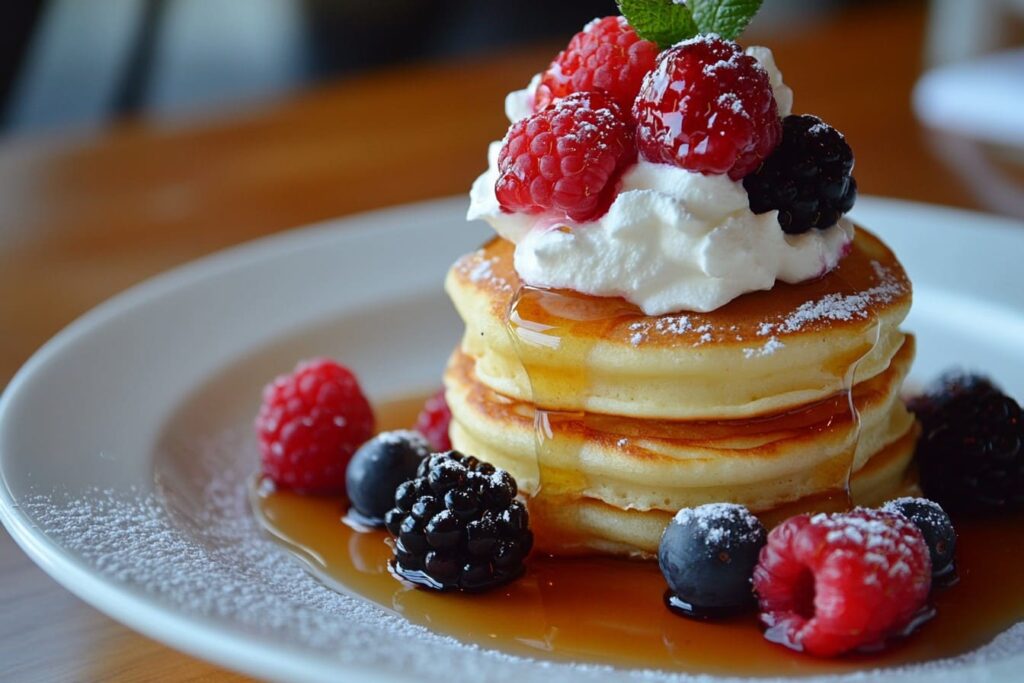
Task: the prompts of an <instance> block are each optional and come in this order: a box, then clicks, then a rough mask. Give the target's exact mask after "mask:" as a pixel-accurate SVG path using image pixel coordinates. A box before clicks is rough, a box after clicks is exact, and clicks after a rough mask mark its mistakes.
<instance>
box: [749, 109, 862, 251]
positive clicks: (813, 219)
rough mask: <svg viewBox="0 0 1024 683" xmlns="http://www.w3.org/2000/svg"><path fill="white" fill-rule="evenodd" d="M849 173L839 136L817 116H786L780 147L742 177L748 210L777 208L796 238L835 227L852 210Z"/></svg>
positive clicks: (781, 222) (854, 184)
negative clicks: (748, 205) (797, 235)
mask: <svg viewBox="0 0 1024 683" xmlns="http://www.w3.org/2000/svg"><path fill="white" fill-rule="evenodd" d="M852 172H853V152H852V151H851V150H850V146H849V145H848V144H846V139H845V138H844V137H843V135H842V133H840V132H839V131H837V130H836V129H835V128H833V127H832V126H830V125H828V124H827V123H825V122H823V121H822V120H821V119H819V118H818V117H816V116H807V115H802V116H787V117H786V118H785V119H783V121H782V142H781V143H779V146H778V147H776V148H775V151H774V152H772V153H771V155H770V156H769V157H768V158H767V159H765V160H764V162H763V163H762V164H761V166H760V167H759V168H758V169H757V170H756V171H754V172H753V173H751V174H749V175H747V176H746V177H745V178H743V187H745V188H746V189H747V196H748V197H749V199H750V210H751V211H753V212H754V213H767V212H768V211H772V210H776V209H777V210H778V212H779V225H781V226H782V230H783V231H784V232H787V233H789V234H791V235H795V234H799V233H802V232H807V231H808V230H810V229H811V228H819V229H825V228H828V227H830V226H832V225H835V223H836V221H838V220H839V217H840V216H842V215H843V214H844V213H846V212H847V211H849V210H850V209H851V208H853V203H854V201H856V199H857V181H856V180H854V178H853V176H852V175H851V173H852Z"/></svg>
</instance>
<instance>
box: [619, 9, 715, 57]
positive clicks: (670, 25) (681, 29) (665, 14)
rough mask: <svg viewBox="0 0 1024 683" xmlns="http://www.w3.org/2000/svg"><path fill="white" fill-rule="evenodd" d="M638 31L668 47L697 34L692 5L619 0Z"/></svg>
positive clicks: (630, 22) (644, 37) (630, 21)
mask: <svg viewBox="0 0 1024 683" xmlns="http://www.w3.org/2000/svg"><path fill="white" fill-rule="evenodd" d="M616 2H617V3H618V5H619V11H620V12H622V16H624V17H626V20H627V21H628V22H629V25H630V26H632V27H633V29H634V30H635V31H636V34H637V35H638V36H640V37H641V38H643V39H644V40H649V41H651V42H652V43H657V44H658V47H659V48H661V49H663V50H664V49H665V48H666V47H668V46H670V45H674V44H675V43H678V42H679V41H680V40H686V39H687V38H692V37H693V36H695V35H697V33H698V28H697V23H696V22H695V21H694V20H693V15H692V14H691V13H690V8H689V7H687V6H686V5H684V4H682V3H679V4H677V3H675V2H672V0H616Z"/></svg>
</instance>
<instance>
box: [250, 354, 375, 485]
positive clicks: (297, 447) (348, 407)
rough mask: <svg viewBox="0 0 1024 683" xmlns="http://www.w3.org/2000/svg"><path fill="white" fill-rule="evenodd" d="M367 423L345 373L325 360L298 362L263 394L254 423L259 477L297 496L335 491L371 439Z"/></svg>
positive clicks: (367, 413)
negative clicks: (260, 468)
mask: <svg viewBox="0 0 1024 683" xmlns="http://www.w3.org/2000/svg"><path fill="white" fill-rule="evenodd" d="M373 422H374V420H373V409H372V408H370V404H369V403H368V402H367V400H366V397H365V396H363V392H362V391H361V390H360V388H359V384H358V382H357V381H356V378H355V375H353V374H352V372H351V371H350V370H348V369H347V368H345V367H343V366H341V365H338V364H337V363H335V362H334V361H333V360H330V359H329V358H316V359H313V360H308V361H305V362H302V363H299V365H298V366H297V367H296V368H295V371H294V372H293V373H292V374H290V375H282V376H280V377H278V378H277V379H275V380H274V381H273V382H272V383H271V384H269V385H267V387H266V388H265V389H264V390H263V405H262V406H261V407H260V411H259V414H258V415H257V416H256V425H255V426H256V437H257V439H258V440H259V446H260V453H261V455H262V459H263V473H264V474H265V475H266V476H268V477H270V479H271V480H272V481H273V482H274V483H275V484H277V485H278V486H280V487H282V488H287V489H294V490H295V491H299V492H301V493H315V494H336V493H341V492H343V491H344V490H345V468H346V466H347V465H348V461H349V459H350V458H351V457H352V454H353V453H354V452H355V451H356V449H357V448H359V446H360V445H362V443H363V442H364V441H366V440H367V439H369V438H370V436H372V435H373Z"/></svg>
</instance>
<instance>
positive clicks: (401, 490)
mask: <svg viewBox="0 0 1024 683" xmlns="http://www.w3.org/2000/svg"><path fill="white" fill-rule="evenodd" d="M417 475H418V476H417V477H416V478H415V479H411V480H409V481H407V482H405V483H404V484H402V485H401V486H399V487H398V489H397V490H396V491H395V507H394V509H392V510H390V511H389V512H388V513H387V514H386V515H385V516H384V524H385V526H387V528H388V531H389V532H391V535H392V536H394V537H395V539H396V540H395V546H394V547H395V558H394V560H393V562H392V563H391V569H392V571H393V572H394V573H395V574H397V575H398V576H399V577H401V578H402V579H405V580H406V581H409V582H411V583H414V584H416V585H418V586H421V587H423V588H430V589H433V590H452V589H458V590H463V591H482V590H486V589H488V588H493V587H494V586H497V585H500V584H502V583H506V582H508V581H511V580H513V579H515V578H517V577H518V576H519V575H520V574H522V573H523V569H524V565H523V560H524V558H525V557H526V555H527V554H528V553H529V552H530V548H532V547H533V533H532V532H531V531H530V529H529V522H530V518H529V515H528V514H527V512H526V508H525V507H524V506H523V504H522V503H520V502H519V501H518V500H516V499H515V497H516V493H517V492H518V488H517V486H516V480H515V479H513V478H512V475H510V474H509V473H508V472H506V471H505V470H499V469H496V468H495V467H493V466H492V465H489V464H487V463H485V462H480V461H479V460H477V459H476V458H474V457H472V456H465V455H463V454H462V453H459V452H457V451H449V452H447V453H435V454H434V455H431V456H430V457H429V458H427V459H426V460H424V461H423V462H421V463H420V466H419V470H418V471H417Z"/></svg>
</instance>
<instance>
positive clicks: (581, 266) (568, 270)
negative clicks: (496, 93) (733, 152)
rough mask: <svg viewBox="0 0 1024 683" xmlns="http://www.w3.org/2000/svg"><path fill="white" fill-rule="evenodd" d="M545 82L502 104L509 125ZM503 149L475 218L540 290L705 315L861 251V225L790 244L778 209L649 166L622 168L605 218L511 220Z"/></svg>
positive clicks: (493, 155)
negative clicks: (502, 196) (502, 187)
mask: <svg viewBox="0 0 1024 683" xmlns="http://www.w3.org/2000/svg"><path fill="white" fill-rule="evenodd" d="M746 54H747V55H749V56H752V57H754V58H755V59H757V60H758V62H759V63H760V64H761V66H762V67H764V69H765V70H766V71H767V73H768V79H769V82H770V83H771V86H772V92H773V94H774V96H775V100H776V106H777V108H778V111H779V115H780V116H783V117H785V116H787V115H789V113H790V111H791V109H792V102H793V93H792V90H790V88H789V87H788V86H786V84H785V83H784V82H783V79H782V74H781V73H780V72H779V70H778V69H777V68H776V66H775V61H774V58H773V56H772V52H771V50H769V49H768V48H765V47H751V48H748V49H747V50H746ZM538 82H539V78H537V77H535V78H534V79H533V81H532V82H531V83H530V85H529V86H528V87H527V88H526V89H524V90H521V91H516V92H513V93H510V94H509V96H508V97H507V98H506V101H505V110H506V113H507V114H508V116H509V119H510V121H512V122H513V123H514V122H515V121H518V120H519V119H521V118H523V117H525V116H529V115H530V114H531V113H532V111H533V99H534V98H533V92H534V91H535V89H536V86H537V83H538ZM500 146H501V143H500V142H496V143H492V145H491V147H490V150H489V153H488V158H489V165H488V169H487V171H485V172H484V173H483V174H482V175H481V176H480V177H479V178H477V180H476V182H474V184H473V187H472V190H471V191H470V207H469V211H468V214H467V218H468V219H470V220H475V219H483V220H485V221H487V222H488V223H489V224H490V225H491V226H492V227H493V228H494V229H495V231H496V232H497V233H498V234H499V235H501V236H502V237H504V238H505V239H507V240H509V241H511V242H514V243H515V244H516V250H515V269H516V272H517V273H518V274H519V276H520V278H521V279H522V280H523V282H525V283H526V284H529V285H532V286H536V287H545V288H557V289H571V290H575V291H577V292H581V293H584V294H590V295H593V296H618V297H622V298H624V299H626V300H627V301H630V302H632V303H633V304H635V305H637V306H638V307H639V308H640V309H642V310H643V312H644V313H646V314H647V315H662V314H664V313H669V312H674V311H682V310H689V311H700V312H705V311H711V310H714V309H716V308H719V307H721V306H723V305H725V304H726V303H728V302H729V301H731V300H733V299H735V298H736V297H738V296H740V295H742V294H745V293H747V292H752V291H758V290H766V289H771V287H772V286H774V284H775V282H776V281H783V282H788V283H797V282H802V281H805V280H809V279H812V278H815V277H818V276H821V275H824V274H825V273H827V272H828V271H830V270H832V269H833V268H835V267H836V265H837V264H838V263H839V261H840V259H841V258H842V257H843V256H844V255H845V254H846V253H847V252H848V250H849V248H850V244H851V243H852V241H853V234H854V228H853V224H852V223H850V222H849V221H848V220H846V219H845V218H840V219H839V220H838V221H837V222H836V224H835V225H832V226H830V227H827V228H825V229H821V230H812V231H810V232H807V233H803V234H800V235H787V234H785V233H784V232H783V231H782V229H781V228H780V226H779V221H778V212H777V211H769V212H766V213H763V214H760V215H758V214H754V213H753V212H752V211H751V210H750V204H749V200H748V196H747V192H746V190H745V189H744V187H743V183H742V181H741V180H732V179H730V178H729V177H728V176H727V175H704V174H701V173H697V172H692V171H688V170H685V169H683V168H679V167H677V166H673V165H669V164H661V163H651V162H647V161H644V160H640V161H638V162H637V164H635V165H634V166H632V167H630V168H628V169H626V171H625V173H624V174H623V176H622V179H621V181H620V185H619V187H618V195H617V196H616V197H615V200H614V201H613V202H612V204H611V206H610V207H609V209H608V211H607V212H606V213H604V214H603V215H601V216H599V217H597V218H594V219H591V220H588V221H583V222H574V221H569V220H566V219H565V218H564V217H563V218H561V219H559V218H555V217H552V216H550V215H547V214H543V213H541V214H526V213H519V212H515V213H509V212H505V211H502V209H501V207H500V205H499V203H498V200H497V198H496V197H495V190H494V186H495V182H496V180H497V178H498V168H497V156H498V152H499V150H500Z"/></svg>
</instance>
